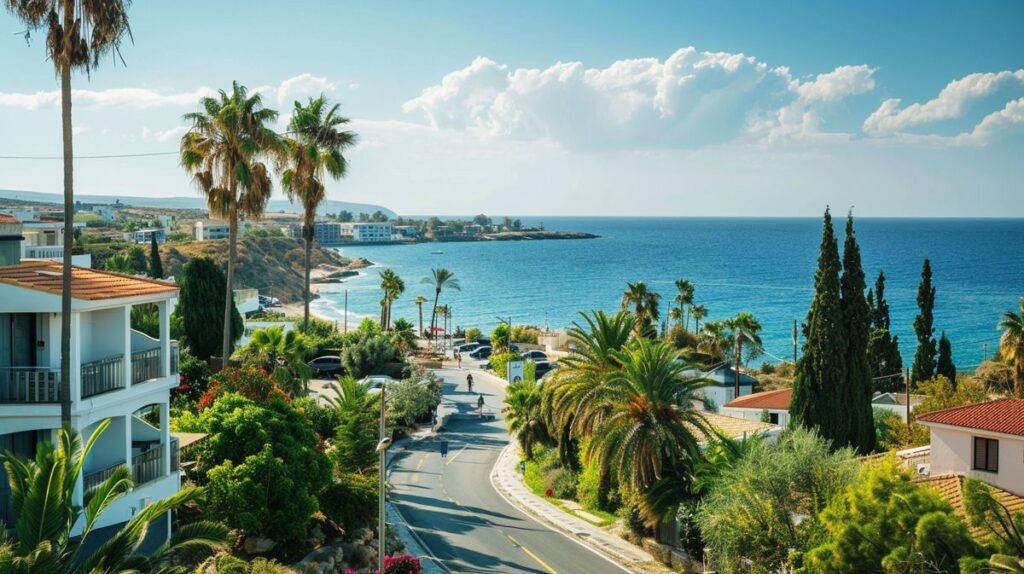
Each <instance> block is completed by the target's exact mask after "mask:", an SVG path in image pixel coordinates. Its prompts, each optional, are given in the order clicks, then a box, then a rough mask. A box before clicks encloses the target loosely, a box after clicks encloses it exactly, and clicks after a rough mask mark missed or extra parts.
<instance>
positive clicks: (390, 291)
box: [380, 269, 405, 331]
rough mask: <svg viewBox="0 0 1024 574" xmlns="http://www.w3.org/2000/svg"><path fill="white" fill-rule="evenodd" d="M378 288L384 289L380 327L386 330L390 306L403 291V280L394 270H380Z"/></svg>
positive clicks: (389, 322)
mask: <svg viewBox="0 0 1024 574" xmlns="http://www.w3.org/2000/svg"><path fill="white" fill-rule="evenodd" d="M380 288H381V289H382V290H383V291H384V300H383V301H384V306H383V311H384V312H383V317H382V320H381V328H382V329H384V330H385V331H387V330H389V329H391V306H392V305H393V304H394V302H395V300H396V299H398V298H399V297H400V296H401V295H402V293H405V282H404V281H402V278H401V277H399V276H398V274H397V273H395V272H394V270H392V269H385V270H384V271H381V272H380Z"/></svg>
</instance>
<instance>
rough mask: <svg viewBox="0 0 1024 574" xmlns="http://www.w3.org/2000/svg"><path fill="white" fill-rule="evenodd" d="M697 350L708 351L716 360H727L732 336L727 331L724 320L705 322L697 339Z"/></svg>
mask: <svg viewBox="0 0 1024 574" xmlns="http://www.w3.org/2000/svg"><path fill="white" fill-rule="evenodd" d="M697 341H698V342H697V350H698V351H700V352H702V353H707V354H708V355H710V357H711V358H712V359H713V360H714V361H723V360H725V350H726V349H727V348H728V347H729V346H730V342H731V341H730V338H729V337H728V336H727V335H726V332H725V323H724V322H723V321H708V322H707V323H705V324H704V329H703V330H701V332H700V336H699V337H698V339H697Z"/></svg>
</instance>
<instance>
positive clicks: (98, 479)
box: [82, 462, 124, 503]
mask: <svg viewBox="0 0 1024 574" xmlns="http://www.w3.org/2000/svg"><path fill="white" fill-rule="evenodd" d="M122 466H124V463H123V462H119V463H117V464H112V465H110V466H108V467H107V468H104V469H100V470H97V471H96V472H88V473H85V474H84V475H83V476H82V491H83V492H84V496H85V502H86V503H88V502H89V499H90V498H92V495H93V494H94V493H95V492H96V490H97V489H98V488H99V487H100V485H101V484H103V483H104V482H105V481H106V480H107V479H108V478H110V475H112V474H114V471H115V470H117V469H119V468H121V467H122Z"/></svg>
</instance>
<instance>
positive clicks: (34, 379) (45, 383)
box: [0, 367, 60, 403]
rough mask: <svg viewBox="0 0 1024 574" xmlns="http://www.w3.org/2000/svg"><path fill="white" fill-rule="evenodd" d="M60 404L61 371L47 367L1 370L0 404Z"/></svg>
mask: <svg viewBox="0 0 1024 574" xmlns="http://www.w3.org/2000/svg"><path fill="white" fill-rule="evenodd" d="M57 402H60V370H59V369H50V368H47V367H7V368H3V369H0V403H57Z"/></svg>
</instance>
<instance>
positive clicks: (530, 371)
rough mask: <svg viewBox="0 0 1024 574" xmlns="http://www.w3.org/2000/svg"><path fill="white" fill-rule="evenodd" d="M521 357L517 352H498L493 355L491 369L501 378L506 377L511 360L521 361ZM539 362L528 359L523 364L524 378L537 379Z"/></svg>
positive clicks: (528, 379)
mask: <svg viewBox="0 0 1024 574" xmlns="http://www.w3.org/2000/svg"><path fill="white" fill-rule="evenodd" d="M519 360H521V358H520V357H519V355H518V354H517V353H498V354H497V355H491V358H490V362H491V370H492V371H494V373H495V374H496V375H498V376H499V377H501V378H503V379H504V378H505V376H506V375H507V374H508V364H509V362H510V361H519ZM536 372H537V363H535V362H533V361H531V360H527V361H526V364H525V365H524V366H523V378H524V379H526V380H527V381H534V380H536Z"/></svg>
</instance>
